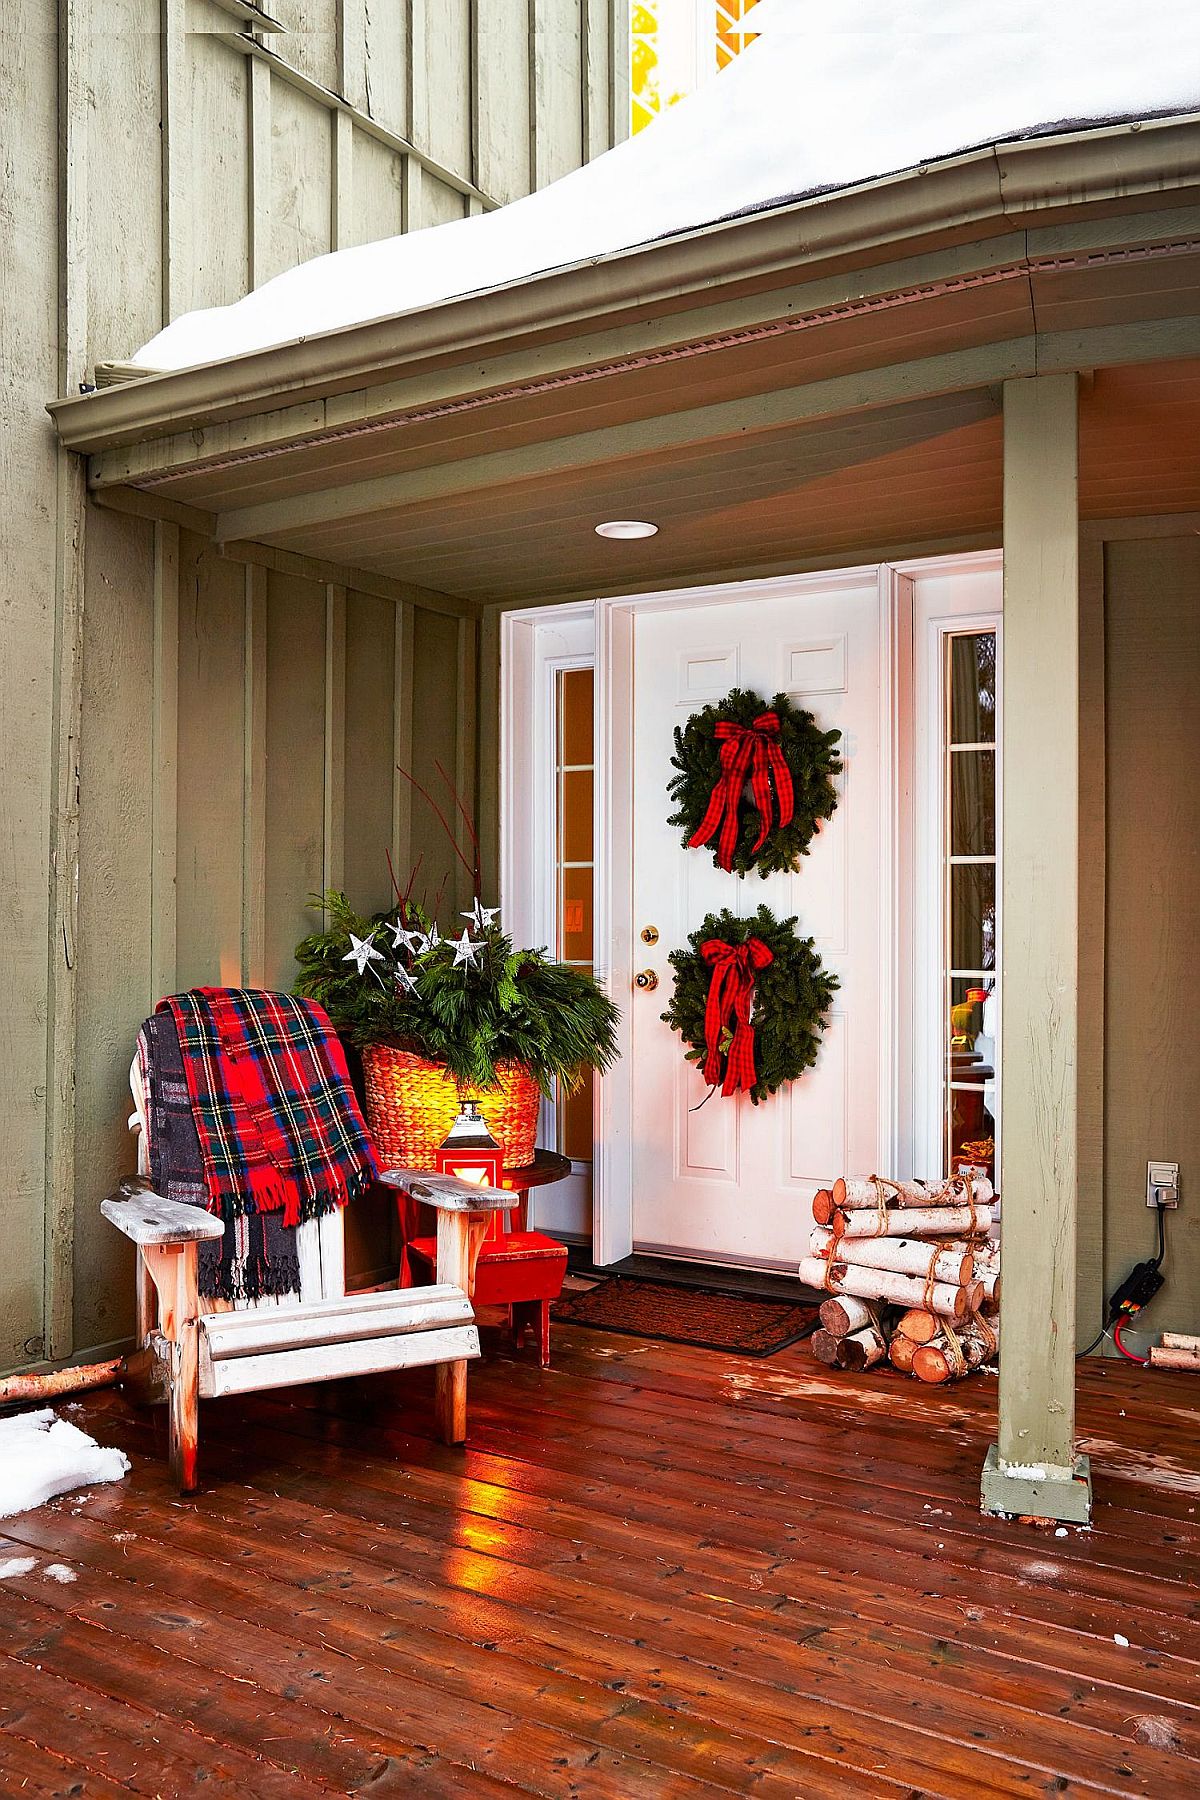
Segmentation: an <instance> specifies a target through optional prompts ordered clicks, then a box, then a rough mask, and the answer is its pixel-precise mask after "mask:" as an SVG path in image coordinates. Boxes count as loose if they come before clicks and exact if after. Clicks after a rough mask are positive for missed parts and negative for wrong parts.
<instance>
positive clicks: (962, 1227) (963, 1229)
mask: <svg viewBox="0 0 1200 1800" xmlns="http://www.w3.org/2000/svg"><path fill="white" fill-rule="evenodd" d="M991 1225H992V1208H991V1207H990V1206H989V1205H987V1203H986V1202H985V1203H984V1204H982V1205H979V1206H973V1207H972V1206H894V1207H891V1208H890V1209H889V1210H888V1211H887V1212H885V1213H884V1214H883V1216H882V1217H880V1215H879V1214H878V1213H876V1212H849V1213H840V1214H838V1215H836V1216H835V1218H834V1220H833V1226H834V1228H835V1229H837V1230H839V1231H840V1234H841V1236H842V1237H848V1238H884V1237H893V1238H895V1237H944V1238H956V1237H971V1236H973V1235H975V1234H976V1233H983V1232H985V1231H988V1230H990V1228H991Z"/></svg>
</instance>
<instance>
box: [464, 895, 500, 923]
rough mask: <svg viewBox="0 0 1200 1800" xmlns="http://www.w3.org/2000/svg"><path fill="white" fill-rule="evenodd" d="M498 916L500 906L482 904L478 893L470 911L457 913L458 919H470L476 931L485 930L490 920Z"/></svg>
mask: <svg viewBox="0 0 1200 1800" xmlns="http://www.w3.org/2000/svg"><path fill="white" fill-rule="evenodd" d="M499 917H500V908H499V907H498V906H484V905H483V904H482V902H481V901H480V899H479V896H478V894H477V895H476V896H475V904H474V905H473V906H472V908H471V910H470V912H465V913H460V914H459V918H460V919H470V921H471V923H472V925H473V926H474V927H475V929H476V931H486V930H487V928H488V926H489V925H490V924H491V922H492V920H493V919H498V918H499Z"/></svg>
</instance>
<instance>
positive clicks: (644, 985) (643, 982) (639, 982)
mask: <svg viewBox="0 0 1200 1800" xmlns="http://www.w3.org/2000/svg"><path fill="white" fill-rule="evenodd" d="M633 985H634V986H635V987H640V988H641V989H642V990H643V991H644V992H645V993H647V994H652V993H653V992H654V990H655V988H656V987H657V986H658V976H657V975H656V974H655V973H654V970H653V969H643V970H642V971H641V973H640V974H639V975H636V976H635V977H634V983H633Z"/></svg>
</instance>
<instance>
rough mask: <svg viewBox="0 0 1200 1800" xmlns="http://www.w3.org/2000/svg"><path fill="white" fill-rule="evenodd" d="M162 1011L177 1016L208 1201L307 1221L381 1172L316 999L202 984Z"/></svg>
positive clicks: (164, 1003) (226, 1209)
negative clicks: (302, 998)
mask: <svg viewBox="0 0 1200 1800" xmlns="http://www.w3.org/2000/svg"><path fill="white" fill-rule="evenodd" d="M156 1010H157V1011H159V1012H163V1011H170V1012H171V1013H172V1014H173V1016H174V1019H175V1027H176V1030H177V1032H178V1034H179V1047H180V1050H181V1051H182V1053H183V1067H184V1074H185V1076H186V1079H187V1086H188V1093H189V1095H190V1096H191V1101H192V1111H193V1115H194V1117H195V1120H196V1129H197V1131H198V1132H199V1134H200V1151H201V1156H202V1158H203V1162H204V1180H205V1184H206V1186H207V1188H208V1210H209V1211H210V1212H214V1213H218V1214H219V1215H220V1216H221V1217H222V1218H228V1217H230V1216H231V1215H232V1216H235V1217H236V1216H238V1215H240V1214H242V1213H264V1212H280V1211H281V1212H282V1213H283V1222H284V1224H285V1225H298V1224H299V1223H300V1222H301V1220H303V1219H312V1218H316V1217H318V1216H319V1215H320V1214H321V1213H326V1212H331V1211H332V1210H333V1208H334V1207H336V1206H345V1204H346V1202H347V1201H348V1200H354V1199H356V1198H357V1197H358V1195H359V1194H361V1193H363V1192H364V1191H365V1189H366V1188H368V1187H369V1186H370V1184H371V1182H372V1181H374V1180H375V1177H376V1175H377V1174H378V1165H377V1163H376V1161H375V1152H374V1150H373V1149H372V1148H371V1141H370V1139H369V1138H368V1136H367V1130H366V1126H365V1125H364V1124H363V1118H362V1114H361V1112H360V1111H359V1108H358V1101H357V1100H356V1099H355V1097H354V1090H353V1088H352V1087H351V1086H350V1077H349V1074H348V1072H347V1069H346V1058H345V1054H344V1052H343V1050H342V1046H341V1044H340V1043H339V1042H338V1039H337V1036H336V1035H335V1033H334V1029H333V1026H332V1025H331V1024H330V1023H329V1019H328V1017H327V1016H326V1014H325V1013H324V1012H323V1011H322V1009H321V1008H320V1007H319V1006H317V1005H316V1004H315V1003H314V1002H313V1001H311V1000H294V999H292V997H291V995H290V994H270V993H264V992H260V991H259V990H257V989H253V988H193V989H192V990H191V992H190V993H187V994H172V995H171V996H170V997H169V998H168V999H166V1000H160V1001H159V1003H158V1007H157V1009H156Z"/></svg>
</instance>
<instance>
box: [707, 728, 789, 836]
mask: <svg viewBox="0 0 1200 1800" xmlns="http://www.w3.org/2000/svg"><path fill="white" fill-rule="evenodd" d="M713 736H714V738H716V740H717V742H718V743H719V744H720V746H721V773H720V775H719V776H718V777H717V781H716V784H715V785H714V787H713V791H712V794H711V796H710V798H709V802H708V811H707V812H706V813H705V815H704V817H703V819H702V820H701V821H700V827H699V830H697V831H695V832H694V833H693V834H692V836H691V838H689V840H688V842H689V844H690V846H691V847H692V848H693V849H697V848H699V847H700V846H701V845H703V844H707V843H708V841H709V839H710V838H711V837H712V836H713V835H714V833H715V832H716V830H717V827H718V825H719V826H720V828H721V835H720V837H719V838H718V840H717V861H718V862H719V863H720V865H721V867H722V868H723V869H732V867H733V852H734V849H735V848H736V845H737V835H738V807H739V806H740V804H741V799H742V790H743V789H744V788H745V785H746V777H747V776H749V778H750V792H751V795H752V797H753V800H754V804H755V807H756V808H757V809H758V817H759V832H758V837H757V839H756V840H755V843H754V850H753V854H755V855H757V853H758V852H759V851H760V850H761V849H762V847H763V845H764V844H765V843H766V841H767V833H768V831H770V829H771V826H772V823H773V820H772V813H773V810H774V808H773V805H772V791H773V793H774V800H775V802H776V803H777V804H778V807H779V823H780V825H790V824H791V822H792V813H793V810H794V807H795V799H794V795H793V793H792V777H791V771H790V770H789V769H788V766H787V762H786V760H785V758H784V754H783V751H782V750H781V749H780V748H779V714H778V713H774V712H764V713H759V715H758V717H757V718H756V719H755V720H754V722H753V724H752V725H735V724H734V723H733V721H732V720H730V719H720V720H718V722H717V724H716V725H715V726H714V727H713ZM772 784H773V788H772Z"/></svg>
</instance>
